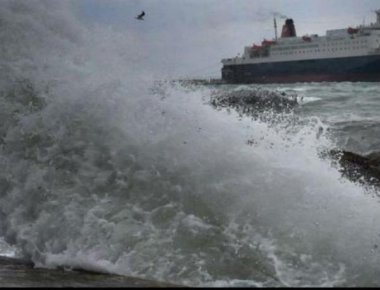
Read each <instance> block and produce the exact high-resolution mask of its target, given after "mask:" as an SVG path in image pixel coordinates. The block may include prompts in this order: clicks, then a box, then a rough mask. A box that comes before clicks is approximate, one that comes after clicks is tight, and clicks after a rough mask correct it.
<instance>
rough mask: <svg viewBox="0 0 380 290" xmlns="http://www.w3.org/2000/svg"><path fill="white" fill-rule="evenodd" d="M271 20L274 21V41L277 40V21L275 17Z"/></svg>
mask: <svg viewBox="0 0 380 290" xmlns="http://www.w3.org/2000/svg"><path fill="white" fill-rule="evenodd" d="M273 22H274V36H275V38H276V41H277V21H276V17H273Z"/></svg>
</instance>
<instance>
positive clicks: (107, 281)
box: [0, 257, 183, 288]
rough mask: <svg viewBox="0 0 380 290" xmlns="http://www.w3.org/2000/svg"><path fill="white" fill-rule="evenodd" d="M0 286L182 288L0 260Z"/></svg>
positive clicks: (13, 259)
mask: <svg viewBox="0 0 380 290" xmlns="http://www.w3.org/2000/svg"><path fill="white" fill-rule="evenodd" d="M0 287H12V288H13V287H17V288H19V287H107V288H108V287H111V288H112V287H123V288H132V287H133V288H142V287H154V288H161V287H165V288H172V287H183V286H178V285H173V284H170V283H164V282H158V281H152V280H146V279H140V278H133V277H125V276H118V275H112V274H102V273H95V272H90V271H84V270H70V271H68V270H63V269H55V270H51V269H43V268H35V267H34V265H33V264H32V263H30V262H27V261H23V260H20V259H15V258H8V257H0Z"/></svg>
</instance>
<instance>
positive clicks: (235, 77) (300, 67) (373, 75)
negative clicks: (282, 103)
mask: <svg viewBox="0 0 380 290" xmlns="http://www.w3.org/2000/svg"><path fill="white" fill-rule="evenodd" d="M222 79H223V80H224V81H225V82H228V83H295V82H343V81H351V82H359V81H360V82H376V81H380V55H374V56H361V57H347V58H333V59H317V60H303V61H288V62H272V63H260V64H242V65H230V66H224V67H223V68H222Z"/></svg>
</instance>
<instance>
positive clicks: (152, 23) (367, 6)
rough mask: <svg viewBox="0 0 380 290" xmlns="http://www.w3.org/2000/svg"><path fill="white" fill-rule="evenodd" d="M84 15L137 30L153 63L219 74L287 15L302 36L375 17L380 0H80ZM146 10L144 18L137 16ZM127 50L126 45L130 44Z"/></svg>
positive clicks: (185, 72)
mask: <svg viewBox="0 0 380 290" xmlns="http://www.w3.org/2000/svg"><path fill="white" fill-rule="evenodd" d="M77 3H78V4H79V6H80V13H81V15H82V19H83V20H84V21H86V22H87V23H97V24H104V25H109V26H111V27H113V28H114V29H116V30H118V31H121V32H127V31H132V32H133V33H135V34H137V35H138V37H139V38H140V39H141V41H143V42H144V43H146V49H147V51H149V53H151V54H152V55H154V56H155V57H152V58H151V62H152V63H151V65H152V66H154V67H155V68H156V69H158V70H162V73H163V74H164V75H168V76H172V77H220V69H221V66H222V65H221V63H220V61H221V59H222V58H229V57H234V56H236V55H237V54H238V53H242V52H243V49H244V46H248V45H252V44H253V43H261V41H262V40H263V39H264V38H266V39H272V38H274V28H273V16H274V14H275V13H276V14H277V22H278V33H279V34H280V33H281V27H282V24H283V22H284V19H281V16H286V17H288V18H292V19H293V20H294V22H295V25H296V30H297V35H298V36H302V35H306V34H319V35H324V34H325V31H326V30H328V29H338V28H347V27H349V26H353V27H354V26H357V25H360V24H363V22H365V23H366V24H369V23H371V22H375V19H376V16H375V14H374V13H373V11H374V10H376V9H380V1H379V0H78V2H77ZM142 10H144V11H145V13H146V16H145V21H138V20H136V19H135V16H136V15H137V14H139V13H140V12H141V11H142ZM126 49H127V48H126ZM142 63H143V62H142Z"/></svg>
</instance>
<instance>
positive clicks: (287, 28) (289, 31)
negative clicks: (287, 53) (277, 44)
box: [281, 19, 297, 38]
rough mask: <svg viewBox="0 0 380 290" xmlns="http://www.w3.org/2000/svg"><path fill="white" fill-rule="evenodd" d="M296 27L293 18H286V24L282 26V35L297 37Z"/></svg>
mask: <svg viewBox="0 0 380 290" xmlns="http://www.w3.org/2000/svg"><path fill="white" fill-rule="evenodd" d="M296 36H297V33H296V28H295V26H294V22H293V19H286V21H285V24H284V26H283V27H282V33H281V37H283V38H284V37H296Z"/></svg>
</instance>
